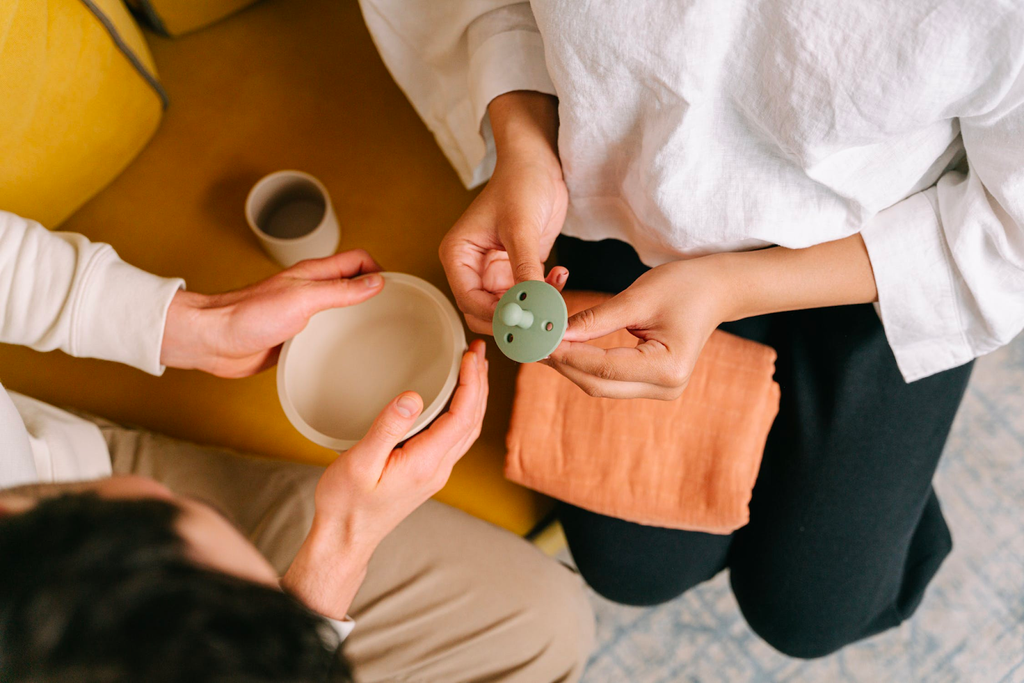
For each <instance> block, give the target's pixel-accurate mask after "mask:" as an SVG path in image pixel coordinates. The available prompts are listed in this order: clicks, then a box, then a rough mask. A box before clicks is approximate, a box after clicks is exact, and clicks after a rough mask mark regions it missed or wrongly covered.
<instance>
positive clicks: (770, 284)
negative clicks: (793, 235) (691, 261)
mask: <svg viewBox="0 0 1024 683" xmlns="http://www.w3.org/2000/svg"><path fill="white" fill-rule="evenodd" d="M701 260H707V261H708V263H707V264H705V265H707V266H712V267H713V269H714V272H716V273H717V274H718V277H717V278H716V279H717V281H718V282H720V283H721V284H722V287H721V299H722V302H723V303H722V311H723V320H724V321H730V320H740V319H742V318H749V317H753V316H757V315H765V314H768V313H778V312H780V311H795V310H801V309H806V308H823V307H826V306H842V305H846V304H862V303H870V302H873V301H877V299H878V292H877V290H876V288H875V278H874V274H873V272H872V270H871V261H870V259H869V258H868V252H867V249H865V247H864V240H863V239H862V238H861V236H860V235H859V234H858V235H851V236H850V237H847V238H844V239H841V240H836V241H834V242H826V243H824V244H818V245H815V246H813V247H808V248H806V249H786V248H783V247H773V248H771V249H763V250H760V251H751V252H739V253H729V254H716V255H714V256H708V257H705V259H701Z"/></svg>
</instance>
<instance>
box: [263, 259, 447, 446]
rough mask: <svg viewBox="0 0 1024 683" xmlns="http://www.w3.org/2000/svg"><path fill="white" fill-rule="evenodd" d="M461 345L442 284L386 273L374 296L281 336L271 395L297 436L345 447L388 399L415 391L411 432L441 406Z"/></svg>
mask: <svg viewBox="0 0 1024 683" xmlns="http://www.w3.org/2000/svg"><path fill="white" fill-rule="evenodd" d="M466 348H467V346H466V334H465V331H464V330H463V327H462V319H461V317H460V316H459V314H458V312H457V311H456V310H455V307H454V306H452V304H451V302H449V301H448V299H447V297H445V295H444V294H442V293H441V292H440V290H438V289H437V288H436V287H434V286H433V285H432V284H430V283H429V282H426V281H425V280H421V279H420V278H418V277H414V276H412V275H406V274H404V273H384V289H383V290H381V292H380V294H378V295H376V296H375V297H373V298H371V299H368V300H367V301H364V302H362V303H360V304H356V305H355V306H347V307H345V308H335V309H331V310H328V311H323V312H321V313H317V314H316V315H315V316H313V317H312V318H311V319H310V321H309V324H308V325H307V326H306V329H304V330H303V331H302V332H299V334H297V335H296V336H295V337H294V338H293V339H291V340H289V341H287V342H285V345H284V348H283V349H281V357H280V359H279V360H278V364H277V395H278V398H280V400H281V407H282V408H284V412H285V415H287V416H288V419H289V420H290V421H291V423H292V424H293V425H294V426H295V428H296V429H298V430H299V432H301V433H302V434H303V436H305V437H306V438H307V439H309V440H310V441H313V442H314V443H317V444H319V445H321V446H325V447H327V448H331V449H334V450H336V451H343V450H346V449H348V448H351V447H352V446H354V445H355V443H356V442H357V441H359V440H360V439H362V438H363V437H364V436H365V435H366V432H367V431H368V430H369V429H370V425H371V424H372V423H373V420H374V418H375V417H377V415H378V414H379V413H380V412H381V411H382V410H383V409H384V407H385V406H387V404H388V403H389V402H391V400H392V399H394V398H395V397H396V396H398V395H399V394H400V393H402V392H403V391H415V392H417V393H418V394H419V395H420V397H421V398H422V399H423V412H422V413H421V414H420V416H419V417H418V418H417V419H416V422H415V423H414V424H413V426H412V429H410V430H409V432H408V434H406V435H405V438H409V437H410V436H412V435H414V434H416V433H417V432H419V431H420V430H421V429H423V428H424V427H426V426H427V425H428V424H430V423H431V421H433V420H434V418H436V417H437V416H438V415H440V414H441V411H442V410H444V407H445V405H446V404H447V403H448V399H449V398H451V395H452V393H453V392H454V391H455V387H456V385H457V384H458V381H459V367H460V366H461V364H462V354H463V353H464V352H465V350H466Z"/></svg>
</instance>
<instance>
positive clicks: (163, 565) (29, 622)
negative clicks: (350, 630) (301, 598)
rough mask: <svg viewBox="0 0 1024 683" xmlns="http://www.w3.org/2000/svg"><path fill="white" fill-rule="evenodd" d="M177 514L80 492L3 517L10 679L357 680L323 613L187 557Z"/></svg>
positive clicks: (0, 629)
mask: <svg viewBox="0 0 1024 683" xmlns="http://www.w3.org/2000/svg"><path fill="white" fill-rule="evenodd" d="M178 514H179V510H178V508H177V507H175V506H174V505H172V504H170V503H168V502H165V501H160V500H131V501H129V500H104V499H101V498H99V497H97V496H95V495H93V494H73V495H64V496H60V497H57V498H53V499H49V500H44V501H41V502H40V503H39V505H38V506H37V507H35V508H34V509H32V510H30V511H28V512H26V513H24V514H17V515H10V516H7V517H0V681H4V683H122V682H125V683H127V682H129V681H130V682H131V683H142V682H145V683H179V682H180V683H185V682H187V683H205V682H207V681H209V682H211V683H212V682H214V681H216V682H221V681H223V682H224V683H228V682H231V683H271V682H278V681H282V682H283V681H287V682H288V683H307V682H310V683H312V682H314V681H315V682H317V683H320V682H330V683H334V682H336V681H343V682H348V681H351V674H350V672H349V670H348V666H347V665H346V664H345V662H344V660H343V659H342V657H341V655H340V653H338V651H337V650H338V648H337V637H336V636H335V635H334V634H333V632H332V631H331V629H330V626H329V625H328V624H327V622H326V621H324V620H323V619H322V618H320V617H319V616H317V615H315V614H313V613H311V612H309V611H308V610H306V609H305V608H304V607H302V606H301V605H300V604H299V603H297V602H296V601H294V600H293V599H292V598H290V597H289V596H288V595H286V594H284V593H281V592H280V591H276V590H273V589H272V588H268V587H266V586H261V585H258V584H255V583H252V582H249V581H245V580H243V579H240V578H237V577H234V576H229V575H227V574H223V573H220V572H216V571H212V570H209V569H205V568H203V567H200V566H198V565H196V564H195V563H193V562H191V561H190V560H189V559H188V557H187V555H186V548H185V545H184V542H183V541H182V539H181V537H180V536H179V535H178V533H177V532H176V531H175V528H174V523H175V520H176V518H177V515H178Z"/></svg>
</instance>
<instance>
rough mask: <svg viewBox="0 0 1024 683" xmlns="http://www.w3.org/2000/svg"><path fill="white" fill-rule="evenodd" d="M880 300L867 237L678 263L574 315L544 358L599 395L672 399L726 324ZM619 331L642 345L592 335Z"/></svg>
mask: <svg viewBox="0 0 1024 683" xmlns="http://www.w3.org/2000/svg"><path fill="white" fill-rule="evenodd" d="M877 298H878V292H877V290H876V288H875V279H874V274H873V273H872V271H871V261H870V259H869V258H868V253H867V249H866V248H865V247H864V240H863V239H861V236H860V235H851V236H850V237H846V238H843V239H841V240H836V241H834V242H826V243H824V244H818V245H815V246H813V247H808V248H806V249H785V248H783V247H773V248H771V249H762V250H760V251H750V252H743V253H732V254H715V255H712V256H704V257H702V258H696V259H693V260H690V261H676V262H674V263H668V264H665V265H663V266H658V267H657V268H653V269H652V270H649V271H647V272H646V273H644V274H643V275H642V276H640V277H639V278H637V280H636V282H634V283H633V284H632V285H630V286H629V288H628V289H626V290H625V291H624V292H622V293H621V294H619V295H618V296H615V297H613V298H611V299H609V300H608V301H606V302H604V303H603V304H600V305H598V306H595V307H594V308H591V309H588V310H585V311H581V312H580V313H577V314H576V315H574V316H573V317H572V318H570V319H569V329H568V330H567V331H566V334H565V339H564V341H563V342H562V344H561V345H560V346H559V347H558V349H556V350H555V352H554V353H552V354H551V357H550V358H549V359H548V360H546V361H544V362H545V363H547V364H548V365H550V366H551V367H553V368H555V369H556V370H558V371H559V372H560V373H562V374H563V375H565V376H566V377H568V378H569V379H571V380H572V381H573V382H575V383H576V384H577V385H579V386H580V387H581V388H582V389H583V390H584V391H586V392H587V393H588V394H590V395H591V396H606V397H610V398H659V399H666V400H668V399H674V398H678V397H679V396H680V395H681V394H682V393H683V390H684V389H685V388H686V385H687V383H688V382H689V381H690V374H691V373H692V372H693V366H694V364H695V363H696V362H697V357H698V356H699V355H700V352H701V350H702V349H703V348H704V344H705V343H706V342H707V340H708V337H710V336H711V332H712V331H714V329H715V328H716V327H718V325H720V324H721V323H723V322H728V321H731V320H740V319H741V318H749V317H752V316H755V315H765V314H768V313H777V312H779V311H795V310H801V309H805V308H820V307H822V306H842V305H845V304H861V303H869V302H871V301H875V300H877ZM621 329H627V330H629V331H630V332H631V333H632V334H633V335H634V336H635V337H636V338H637V339H639V340H640V343H639V344H637V346H635V347H633V348H617V349H609V350H604V349H601V348H598V347H596V346H594V345H592V344H587V343H586V342H587V341H589V340H592V339H596V338H598V337H602V336H604V335H606V334H609V333H611V332H614V331H616V330H621Z"/></svg>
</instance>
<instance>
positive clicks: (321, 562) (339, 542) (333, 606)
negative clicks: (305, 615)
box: [281, 521, 376, 621]
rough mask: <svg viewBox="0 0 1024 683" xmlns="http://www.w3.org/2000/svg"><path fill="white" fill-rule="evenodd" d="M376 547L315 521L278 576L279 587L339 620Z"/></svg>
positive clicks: (343, 616)
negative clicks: (283, 571) (352, 538)
mask: <svg viewBox="0 0 1024 683" xmlns="http://www.w3.org/2000/svg"><path fill="white" fill-rule="evenodd" d="M375 547H376V546H375V544H364V543H357V542H355V541H354V540H351V539H349V538H348V537H347V535H346V534H345V533H344V532H343V530H339V529H336V528H335V527H333V526H332V525H326V524H322V523H321V522H319V521H314V523H313V527H312V529H311V530H310V532H309V535H308V536H307V537H306V540H305V541H304V542H303V544H302V547H301V548H300V549H299V552H298V554H297V555H296V556H295V559H294V560H293V561H292V564H291V566H290V567H288V571H287V572H285V575H284V576H283V577H282V578H281V588H282V589H283V590H285V591H286V592H287V593H290V594H291V595H293V596H295V598H297V599H298V600H299V601H301V602H302V603H303V604H304V605H306V606H307V607H308V608H310V609H311V610H313V611H314V612H316V613H317V614H322V615H323V616H325V617H330V618H331V619H336V620H339V621H340V620H342V619H344V618H345V615H346V614H347V613H348V609H349V606H351V604H352V600H353V599H354V598H355V596H356V592H358V590H359V587H360V586H361V585H362V583H363V579H365V578H366V568H367V565H368V564H369V561H370V557H371V556H372V555H373V550H374V549H375Z"/></svg>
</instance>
